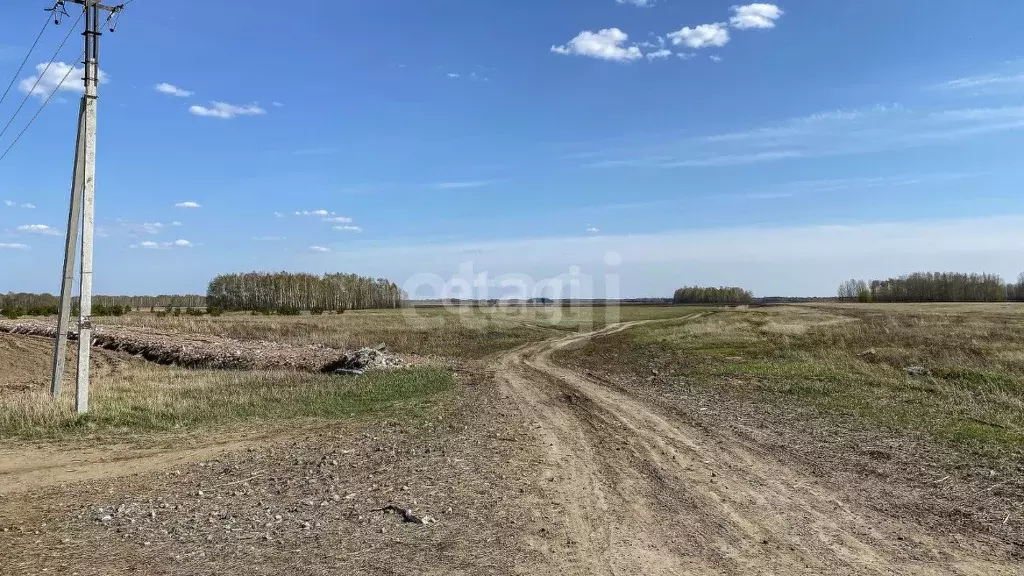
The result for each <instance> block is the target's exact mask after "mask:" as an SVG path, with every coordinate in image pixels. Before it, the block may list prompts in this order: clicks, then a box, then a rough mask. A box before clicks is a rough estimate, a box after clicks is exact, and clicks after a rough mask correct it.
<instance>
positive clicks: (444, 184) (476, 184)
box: [434, 180, 490, 190]
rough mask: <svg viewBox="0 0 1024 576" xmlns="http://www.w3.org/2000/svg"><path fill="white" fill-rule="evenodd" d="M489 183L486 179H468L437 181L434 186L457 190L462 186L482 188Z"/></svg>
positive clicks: (462, 187)
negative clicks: (461, 180)
mask: <svg viewBox="0 0 1024 576" xmlns="http://www.w3.org/2000/svg"><path fill="white" fill-rule="evenodd" d="M488 184H490V182H489V181H487V180H469V181H463V182H438V183H437V184H434V188H440V189H442V190H459V189H464V188H482V187H484V186H487V185H488Z"/></svg>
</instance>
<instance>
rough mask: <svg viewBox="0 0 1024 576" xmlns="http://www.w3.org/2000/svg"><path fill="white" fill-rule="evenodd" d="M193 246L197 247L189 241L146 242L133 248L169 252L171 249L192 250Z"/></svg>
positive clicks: (133, 245)
mask: <svg viewBox="0 0 1024 576" xmlns="http://www.w3.org/2000/svg"><path fill="white" fill-rule="evenodd" d="M193 246H195V244H192V243H191V242H189V241H188V240H175V241H173V242H153V241H152V240H146V241H145V242H139V243H138V244H132V245H131V248H145V249H147V250H168V249H170V248H192V247H193Z"/></svg>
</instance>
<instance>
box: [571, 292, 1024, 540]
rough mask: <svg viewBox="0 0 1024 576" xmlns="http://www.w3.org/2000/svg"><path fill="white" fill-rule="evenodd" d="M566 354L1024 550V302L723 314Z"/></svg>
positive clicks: (931, 516) (717, 425)
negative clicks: (914, 371)
mask: <svg viewBox="0 0 1024 576" xmlns="http://www.w3.org/2000/svg"><path fill="white" fill-rule="evenodd" d="M560 359H561V360H562V361H564V362H569V363H572V364H577V365H578V366H580V367H581V368H586V369H587V370H594V371H599V372H601V373H604V374H606V375H607V377H608V378H609V379H610V380H611V381H614V382H616V383H619V384H622V385H625V386H627V388H628V389H631V390H633V391H635V392H636V393H637V394H638V395H640V396H642V397H644V398H646V399H649V400H650V401H652V402H655V403H658V404H660V405H662V406H665V407H666V408H667V409H669V410H671V411H673V412H676V413H679V414H680V415H681V417H683V418H685V419H687V420H693V421H696V422H699V423H700V425H703V426H708V427H712V428H714V429H716V430H730V431H733V432H734V433H736V434H738V435H740V436H741V437H743V438H744V439H745V441H750V442H756V443H758V444H759V445H762V446H774V447H777V453H778V454H779V457H780V458H783V459H786V460H793V461H797V462H799V463H801V464H803V465H806V466H807V467H809V468H810V469H811V470H813V471H814V472H815V473H816V474H819V475H821V476H823V477H825V478H828V479H830V480H832V481H835V482H837V483H838V484H842V485H844V486H847V487H849V486H851V485H852V486H854V487H855V492H856V494H858V495H859V496H858V497H859V498H861V499H862V500H863V502H864V503H865V504H867V505H870V506H874V507H879V508H882V509H885V510H887V511H897V512H898V513H900V514H902V515H906V516H907V517H912V518H918V519H920V521H922V522H927V523H934V524H935V525H936V526H941V527H942V529H943V530H948V531H956V532H959V531H961V530H983V531H985V532H989V533H992V534H996V535H998V536H999V537H1001V538H1005V539H1007V540H1008V541H1010V542H1015V543H1018V545H1024V449H1022V446H1024V305H1021V304H977V305H973V304H937V305H930V304H907V305H882V304H878V305H825V306H781V307H768V308H751V309H749V310H729V311H718V312H714V313H712V314H710V315H707V316H703V317H700V318H698V319H697V320H695V321H668V322H661V323H652V324H647V325H643V326H639V327H637V328H635V329H634V330H631V331H627V332H623V333H620V334H615V335H612V336H608V337H605V338H601V339H599V340H597V341H594V342H593V343H591V344H590V345H589V346H587V347H584V348H582V349H577V350H569V351H566V352H565V353H563V354H562V355H561V356H560ZM907 367H921V368H924V369H925V370H926V371H927V374H926V375H922V376H911V375H909V374H908V373H907V370H906V368H907ZM627 383H628V384H627Z"/></svg>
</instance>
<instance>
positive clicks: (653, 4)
mask: <svg viewBox="0 0 1024 576" xmlns="http://www.w3.org/2000/svg"><path fill="white" fill-rule="evenodd" d="M17 4H18V5H17V6H14V7H8V8H7V11H6V12H5V19H6V20H7V21H9V22H12V23H14V22H17V23H18V24H17V25H16V26H14V25H12V26H9V27H8V29H7V30H5V32H4V35H3V36H0V80H2V81H4V83H3V85H0V88H2V86H6V81H7V80H9V79H10V78H12V77H13V75H14V73H15V71H16V70H17V67H18V65H19V63H20V62H21V59H22V57H23V56H24V55H25V53H26V51H27V50H28V47H29V46H30V45H31V43H32V41H33V39H34V38H35V35H36V34H37V33H38V31H39V27H40V26H41V25H42V23H43V20H44V18H45V13H43V12H42V8H43V7H45V5H46V4H47V3H46V2H45V1H42V0H41V1H39V2H36V1H35V0H33V1H28V2H19V3H17ZM72 8H73V7H71V6H69V11H70V12H71V17H70V18H67V19H65V21H64V23H63V24H62V25H60V26H54V25H52V24H51V25H50V26H49V27H48V28H47V30H46V32H45V33H44V36H43V38H42V40H41V41H40V44H39V47H38V49H37V51H36V52H35V53H33V55H32V57H31V58H30V59H29V61H28V64H27V65H26V67H25V70H24V71H23V72H22V73H21V74H20V75H19V76H18V78H17V79H16V81H15V84H14V88H13V89H12V91H11V93H10V94H9V95H8V97H7V99H6V100H5V101H3V103H2V104H0V120H2V121H3V123H6V120H7V119H8V118H9V117H10V116H11V115H12V114H13V113H14V110H15V109H16V108H17V105H18V104H19V103H20V102H21V100H22V99H23V98H24V97H25V95H26V92H27V91H28V88H30V87H31V86H32V84H33V83H34V80H35V77H36V76H35V75H36V74H37V72H38V69H37V67H36V66H37V64H45V63H46V62H47V61H48V60H49V58H50V55H52V53H53V51H54V49H55V48H56V47H57V45H58V44H59V43H60V41H61V39H63V38H64V36H65V34H66V33H67V32H68V30H69V29H70V27H71V25H72V24H73V23H74V19H75V17H77V12H76V11H75V10H73V9H72ZM1021 18H1024V4H1022V3H1020V2H1015V1H1010V0H992V1H989V2H985V3H973V2H943V3H936V2H934V1H933V2H924V1H919V0H905V1H901V2H890V1H882V0H855V1H854V0H849V1H841V0H836V1H830V2H821V1H799V2H798V1H790V2H780V3H778V4H763V3H759V4H747V5H737V4H735V3H734V2H717V1H701V2H696V1H693V0H656V1H650V2H644V1H642V0H586V1H583V0H578V1H569V0H566V1H541V0H536V1H527V2H519V3H501V2H470V1H466V0H462V1H455V0H432V1H431V2H411V1H405V2H398V1H394V0H381V1H375V2H348V1H335V2H319V1H317V0H313V1H311V2H308V3H305V4H303V6H302V7H301V9H296V10H291V11H282V10H281V9H280V3H271V2H264V1H262V0H254V1H252V2H249V3H246V4H244V5H239V4H238V3H229V2H210V3H205V5H204V6H203V8H202V9H201V10H196V9H189V10H183V9H172V8H168V6H167V4H166V3H162V2H156V1H155V0H136V1H134V2H133V3H132V4H131V5H130V6H129V7H128V9H127V10H125V12H124V14H123V16H122V18H121V20H120V23H119V26H118V28H117V31H116V32H115V33H113V34H106V35H104V37H103V40H102V61H101V69H102V70H103V72H104V74H105V79H106V82H104V83H103V84H102V85H101V87H100V96H101V99H100V109H99V152H98V154H99V155H98V174H97V223H98V226H99V233H100V237H99V238H98V239H97V248H96V264H95V265H96V279H95V285H96V289H97V291H98V292H101V293H167V292H182V291H189V292H202V291H204V290H205V285H206V282H207V281H208V280H209V279H210V278H211V277H213V276H214V275H216V274H217V273H219V272H228V271H240V270H251V269H273V270H305V271H311V272H325V271H345V272H356V273H360V274H367V275H373V276H385V277H388V278H391V279H393V280H395V281H396V282H398V283H399V284H403V285H405V284H406V283H407V282H408V281H410V279H414V280H413V281H412V283H411V284H415V283H416V281H415V279H423V278H424V277H427V276H425V275H434V276H436V277H439V278H441V279H442V280H444V281H449V280H451V279H452V277H453V275H456V276H457V275H460V274H461V275H463V276H464V275H466V274H467V273H469V271H470V270H471V271H472V274H473V275H478V274H481V273H487V274H488V276H489V278H491V279H492V280H493V279H495V278H500V277H501V275H503V274H514V275H516V276H515V277H516V278H523V279H526V280H525V281H527V282H528V283H529V282H536V281H541V280H543V279H545V278H551V277H556V276H559V275H564V274H565V273H567V271H568V270H569V269H570V267H575V268H573V269H574V270H576V269H578V270H579V271H580V272H581V273H582V274H583V275H585V276H592V277H593V278H594V279H595V280H594V288H593V295H604V294H606V293H608V294H611V293H613V292H614V293H618V294H621V295H625V296H644V295H668V294H670V293H671V290H672V289H673V288H675V287H677V286H681V285H684V284H694V283H700V284H739V285H743V286H746V287H748V288H750V289H752V290H754V292H755V293H756V294H759V295H772V294H792V295H829V294H832V293H833V292H834V290H835V286H836V285H837V284H838V283H839V282H840V281H841V280H843V279H844V278H848V277H851V276H854V277H865V278H870V277H882V276H888V275H893V274H900V273H904V272H910V271H914V270H918V269H955V270H970V271H979V272H980V271H989V272H997V273H1000V274H1003V275H1004V276H1005V277H1007V278H1013V277H1015V276H1016V274H1017V273H1018V272H1019V271H1021V270H1024V260H1021V259H1020V254H1021V253H1022V250H1024V195H1022V194H1021V193H1020V184H1019V183H1020V182H1021V177H1022V176H1024V167H1022V166H1021V164H1020V161H1019V154H1020V150H1021V146H1022V145H1024V104H1022V100H1021V96H1024V48H1022V47H1021V44H1020V42H1019V40H1018V38H1019V34H1018V29H1017V25H1016V23H1017V22H1019V21H1020V20H1021ZM79 26H80V25H79ZM80 42H81V39H80V36H78V34H77V31H76V33H75V34H73V35H72V37H71V39H70V40H69V43H68V45H67V46H66V47H65V50H64V51H63V52H62V53H61V56H60V57H59V58H58V62H59V63H58V64H55V65H54V66H51V68H50V69H49V70H47V73H46V74H43V76H42V78H41V79H40V82H39V84H38V86H37V88H36V92H37V93H38V94H37V95H30V96H29V98H28V103H27V104H26V106H25V109H24V110H23V111H22V113H21V114H20V115H19V116H18V117H17V118H16V119H15V121H14V123H13V124H12V127H11V129H9V130H8V132H7V133H4V134H3V135H2V136H0V150H3V149H6V147H7V146H8V145H9V143H10V142H11V140H12V139H13V137H14V135H16V134H17V132H18V131H20V129H21V128H22V127H23V126H24V124H25V122H27V121H28V119H29V117H30V116H31V113H33V112H34V111H35V109H36V108H37V107H38V106H39V104H41V102H42V101H43V99H44V98H45V97H46V95H47V94H48V92H47V90H48V89H52V88H53V87H54V86H55V85H56V84H57V83H58V82H59V80H60V78H62V77H63V73H64V72H65V71H66V70H67V65H68V64H71V63H73V62H77V59H78V57H79V55H80V51H81V47H80V45H79V44H80ZM75 76H76V74H75V72H74V71H72V75H71V78H75ZM79 91H80V82H75V81H69V83H67V84H65V85H64V86H62V87H61V89H60V90H58V92H57V94H56V96H55V98H54V100H53V101H51V103H50V104H49V105H48V106H47V107H46V108H45V109H44V110H43V112H42V113H41V114H40V116H39V118H38V120H37V121H36V122H35V123H34V124H33V125H32V126H31V127H30V129H29V130H28V131H27V132H26V133H25V135H24V137H23V138H22V139H21V141H19V142H18V144H17V145H16V146H15V148H13V149H12V150H11V152H10V154H9V155H8V156H7V157H6V158H4V159H3V160H0V291H6V290H15V291H19V290H31V291H50V292H54V291H56V290H57V288H58V286H59V276H60V261H61V249H62V240H63V229H64V225H65V221H66V211H67V208H66V205H67V202H68V199H67V196H68V189H69V180H70V167H71V158H72V154H73V140H74V128H75V115H76V113H77V99H78V95H79ZM0 126H2V123H0ZM189 203H192V204H195V205H197V206H198V207H191V208H190V207H185V206H191V205H192V204H189ZM28 206H32V207H31V208H29V207H28ZM609 253H614V255H613V256H609ZM608 262H612V263H613V265H609V264H608ZM607 275H613V276H617V279H616V280H615V281H614V284H615V285H616V286H617V288H613V287H610V283H609V282H610V281H609V280H608V279H607V278H606V276H607ZM429 283H430V282H428V284H429ZM498 283H500V281H499V282H498ZM411 284H410V285H411ZM492 284H493V282H492ZM480 290H481V291H482V289H480ZM489 290H490V291H489V292H487V293H486V294H483V293H482V292H477V293H476V294H477V295H488V296H493V297H496V296H498V295H500V294H501V289H500V287H494V286H493V285H492V286H491V287H490V288H489ZM411 291H413V292H414V293H416V294H417V295H419V296H430V295H432V294H429V291H427V292H424V291H422V290H420V289H418V288H414V289H413V290H411Z"/></svg>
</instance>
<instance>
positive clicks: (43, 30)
mask: <svg viewBox="0 0 1024 576" xmlns="http://www.w3.org/2000/svg"><path fill="white" fill-rule="evenodd" d="M49 25H50V15H49V14H47V15H46V21H45V22H43V29H42V30H40V31H39V35H38V36H36V41H35V42H33V43H32V47H31V48H29V49H28V54H25V59H24V60H22V61H21V65H20V66H18V71H17V72H15V73H14V76H12V77H11V82H10V84H8V85H7V89H6V90H4V95H3V96H0V104H3V103H4V100H5V99H6V98H7V94H8V93H9V92H10V91H11V87H12V86H14V83H15V82H16V81H17V80H18V76H20V75H21V71H22V70H24V69H25V63H26V62H28V59H29V58H30V57H31V56H32V52H34V51H35V49H36V45H37V44H39V39H40V38H42V37H43V32H46V28H47V26H49Z"/></svg>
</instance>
